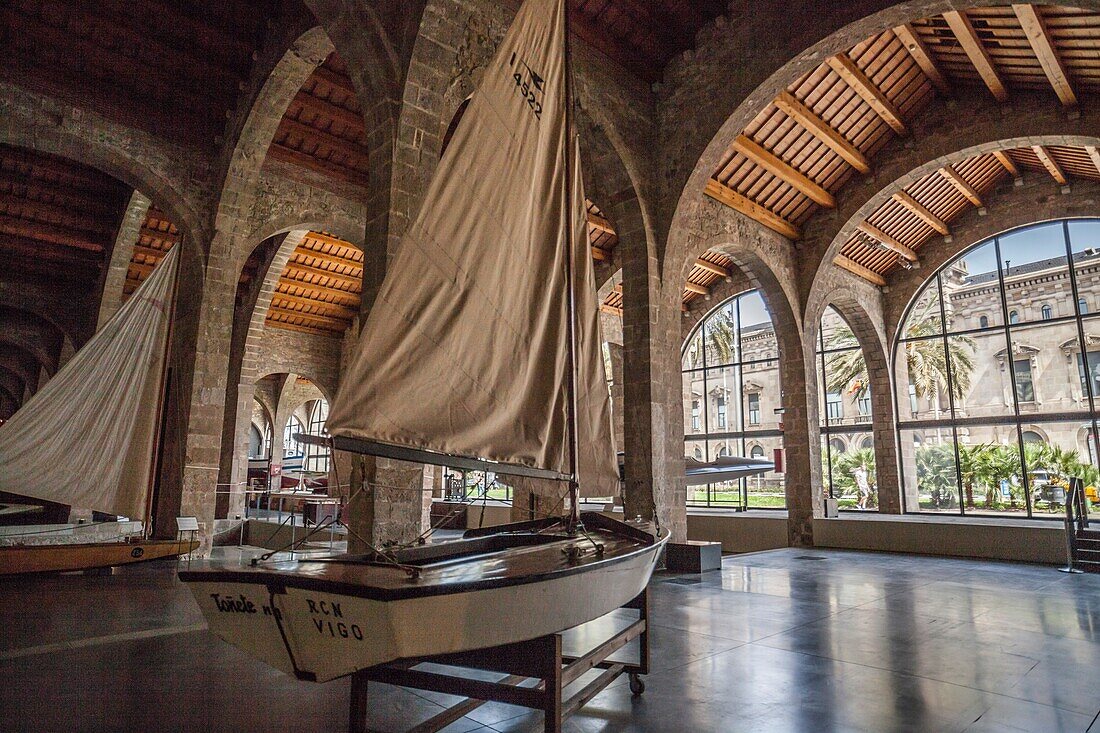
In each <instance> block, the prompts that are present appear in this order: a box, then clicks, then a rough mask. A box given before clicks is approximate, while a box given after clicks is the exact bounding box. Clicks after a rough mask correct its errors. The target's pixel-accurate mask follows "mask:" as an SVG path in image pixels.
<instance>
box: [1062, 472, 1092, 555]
mask: <svg viewBox="0 0 1100 733" xmlns="http://www.w3.org/2000/svg"><path fill="white" fill-rule="evenodd" d="M1066 556H1067V560H1068V564H1067V565H1066V567H1065V568H1063V570H1064V571H1066V572H1086V573H1100V528H1090V527H1089V511H1088V504H1087V502H1086V501H1085V492H1084V487H1083V484H1082V482H1081V480H1080V479H1077V478H1074V479H1070V483H1069V492H1068V493H1067V494H1066Z"/></svg>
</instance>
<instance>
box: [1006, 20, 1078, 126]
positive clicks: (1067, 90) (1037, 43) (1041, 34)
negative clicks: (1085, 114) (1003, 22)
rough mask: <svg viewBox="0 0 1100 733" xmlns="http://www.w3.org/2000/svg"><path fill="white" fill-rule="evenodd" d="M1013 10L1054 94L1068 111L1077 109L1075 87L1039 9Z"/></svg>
mask: <svg viewBox="0 0 1100 733" xmlns="http://www.w3.org/2000/svg"><path fill="white" fill-rule="evenodd" d="M1012 10H1013V11H1015V13H1016V18H1017V19H1018V20H1019V21H1020V26H1021V27H1022V28H1023V29H1024V34H1025V35H1026V36H1027V40H1028V43H1030V44H1031V50H1033V51H1034V52H1035V56H1036V57H1037V58H1038V59H1039V64H1040V65H1041V66H1042V67H1043V73H1045V74H1046V75H1047V79H1048V80H1049V81H1050V85H1051V86H1052V87H1054V93H1055V94H1057V95H1058V101H1060V102H1061V103H1062V106H1063V107H1065V108H1067V109H1074V108H1076V107H1077V95H1076V94H1074V92H1073V85H1072V84H1071V83H1070V80H1069V76H1068V75H1067V74H1066V67H1065V66H1064V65H1063V64H1062V59H1061V57H1060V56H1059V55H1058V50H1057V49H1055V48H1054V42H1053V41H1052V40H1051V37H1050V32H1049V31H1048V30H1047V27H1046V23H1045V22H1044V21H1043V17H1042V16H1041V15H1040V14H1039V8H1038V7H1036V6H1034V5H1013V6H1012Z"/></svg>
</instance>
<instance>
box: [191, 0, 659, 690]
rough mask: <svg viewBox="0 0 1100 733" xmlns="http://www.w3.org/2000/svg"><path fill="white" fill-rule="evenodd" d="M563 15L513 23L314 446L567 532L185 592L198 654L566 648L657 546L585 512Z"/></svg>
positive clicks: (425, 550)
mask: <svg viewBox="0 0 1100 733" xmlns="http://www.w3.org/2000/svg"><path fill="white" fill-rule="evenodd" d="M565 14H566V7H565V3H564V2H563V0H527V2H526V3H525V4H524V5H523V7H522V8H521V9H520V10H519V11H518V13H517V15H516V17H515V20H514V21H513V23H512V26H511V28H510V30H509V32H508V33H507V34H506V36H505V38H504V40H503V41H502V43H501V46H500V48H499V49H498V50H497V53H496V55H495V57H494V60H493V62H492V64H490V66H489V67H488V68H487V69H486V72H485V75H484V79H483V82H482V84H481V86H480V88H479V89H478V90H477V91H476V92H475V93H474V95H473V97H472V99H471V101H470V104H469V106H468V108H467V110H466V113H465V115H464V117H463V120H462V123H461V124H460V125H459V126H458V127H457V129H456V130H455V133H454V136H453V138H452V139H451V142H450V145H449V146H448V147H447V150H446V152H445V153H444V155H443V157H442V159H441V160H440V163H439V168H438V170H437V172H436V175H435V177H434V178H433V180H432V182H431V183H430V184H429V187H428V190H427V192H426V194H425V196H424V204H423V206H422V207H421V209H420V211H419V212H418V214H417V217H416V219H415V220H414V221H413V222H412V224H411V225H410V226H409V229H408V231H407V233H406V234H405V235H404V237H403V239H402V241H401V243H400V245H399V247H398V249H397V252H396V253H395V256H394V259H393V262H392V264H391V265H390V268H389V271H388V273H387V276H386V279H385V280H384V282H383V284H382V286H381V288H380V291H379V294H378V295H377V297H376V299H375V302H374V304H373V306H372V308H371V311H370V314H369V316H368V318H367V319H366V322H365V324H364V326H363V330H362V332H361V334H360V337H359V341H358V344H357V347H356V348H357V350H356V353H355V355H354V357H353V359H352V362H351V364H350V366H349V368H348V371H347V373H346V375H345V377H344V379H343V380H342V382H343V384H342V386H341V388H340V390H339V392H338V393H337V395H336V397H335V400H334V401H333V403H332V406H331V410H330V413H329V418H328V423H327V429H328V432H329V434H330V436H331V438H330V439H329V440H331V445H332V446H333V447H334V448H335V449H337V450H342V451H349V452H355V453H361V454H370V455H374V456H378V457H382V458H386V459H396V460H402V461H410V462H415V463H422V464H434V465H444V466H450V467H454V468H460V469H469V470H484V471H490V472H493V473H495V474H498V475H503V476H508V475H512V476H524V477H531V478H538V479H548V480H554V481H558V482H560V484H559V485H561V486H563V487H567V493H568V499H569V502H568V506H567V509H568V511H567V512H565V513H563V515H562V516H553V517H543V518H538V519H534V520H531V521H528V522H522V523H518V524H508V525H502V526H499V527H494V528H489V529H484V530H471V531H469V532H467V533H466V535H465V536H464V538H463V539H460V540H456V541H453V542H446V543H439V544H431V545H420V546H416V545H412V546H406V547H400V548H385V549H382V548H374V549H373V550H372V551H371V552H368V553H365V554H360V555H342V556H336V557H330V558H304V559H296V560H280V559H279V558H278V557H277V556H275V557H273V558H271V559H269V560H267V561H264V562H260V561H253V562H252V563H251V564H237V565H225V564H217V563H209V564H206V565H204V566H200V567H192V568H190V569H187V570H183V571H181V572H180V573H179V577H180V578H181V579H182V580H183V581H185V582H187V583H188V584H190V588H191V590H192V592H193V594H194V596H195V599H196V601H197V602H198V605H199V607H200V608H201V609H202V612H203V614H204V616H205V617H206V620H207V623H208V625H209V628H210V630H211V631H212V632H213V633H215V634H217V635H218V636H220V637H221V638H223V639H225V640H226V641H228V642H230V643H231V644H234V645H235V646H237V647H239V648H241V649H243V650H244V651H246V652H248V653H250V654H252V655H253V656H255V657H257V658H259V659H261V660H262V661H264V662H266V663H268V664H269V665H271V666H273V667H275V668H277V669H280V670H283V671H285V672H287V673H292V674H295V675H296V676H297V677H299V678H300V679H306V680H315V681H319V682H323V681H326V680H330V679H334V678H337V677H341V676H344V675H348V674H352V673H354V672H356V671H358V670H362V669H366V668H368V667H372V666H375V665H379V664H383V663H386V662H390V661H393V660H399V659H407V658H411V657H423V656H430V655H439V654H447V653H451V652H462V651H469V650H477V649H483V648H485V647H490V646H497V645H502V644H509V643H513V642H522V641H526V640H530V639H535V638H539V637H543V636H546V635H548V634H554V633H558V632H560V631H563V630H565V629H569V628H572V627H575V626H578V625H580V624H583V623H586V622H588V621H591V620H593V619H596V618H598V617H600V616H603V615H605V614H607V613H609V612H611V611H613V610H614V609H617V608H619V607H621V606H623V605H624V604H626V603H628V602H630V601H631V600H632V599H634V598H636V597H637V596H638V595H639V594H640V593H641V592H642V591H643V590H644V589H645V587H646V585H647V584H648V582H649V579H650V576H651V575H652V572H653V570H654V567H655V566H656V564H657V562H658V558H659V556H660V554H661V551H662V549H663V548H664V546H665V544H666V543H667V541H668V531H667V529H661V528H657V527H655V526H653V523H651V522H644V523H643V522H642V521H640V520H638V521H634V522H620V521H616V520H613V519H610V518H607V517H605V516H602V515H600V514H596V513H581V512H579V510H578V506H579V504H578V502H579V498H580V497H581V496H610V495H614V494H616V493H618V486H619V483H618V471H617V467H616V463H615V451H614V445H613V441H612V436H611V420H610V404H609V402H610V400H609V395H608V390H607V386H606V380H605V377H604V372H603V358H602V351H601V339H600V334H599V305H598V302H597V300H596V288H595V276H594V273H593V266H592V261H591V255H590V252H589V247H588V237H587V218H586V215H585V205H584V192H583V190H582V181H581V176H580V167H579V148H578V144H577V140H576V137H575V135H574V131H573V124H572V119H571V115H572V110H571V99H572V97H571V93H570V80H569V69H568V54H567V32H566V17H565ZM561 493H562V494H563V495H564V494H565V493H566V489H563V491H562V492H561ZM563 505H564V497H563Z"/></svg>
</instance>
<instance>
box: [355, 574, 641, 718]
mask: <svg viewBox="0 0 1100 733" xmlns="http://www.w3.org/2000/svg"><path fill="white" fill-rule="evenodd" d="M623 608H629V609H635V610H637V611H638V612H639V614H638V620H637V621H634V622H632V623H631V624H630V625H629V626H627V627H626V628H625V629H623V630H622V631H619V632H618V633H616V634H615V635H613V636H611V637H610V638H608V639H606V640H604V641H603V642H601V643H600V644H598V645H597V646H596V647H595V648H594V649H592V650H590V651H588V652H587V653H585V654H583V655H582V656H579V657H571V656H566V655H563V654H562V634H560V633H559V634H550V635H548V636H542V637H539V638H537V639H531V640H530V641H523V642H519V643H516V644H505V645H503V646H496V647H489V648H486V649H477V650H474V651H470V652H460V653H457V654H444V655H440V656H433V657H421V658H417V659H399V660H397V661H394V662H389V663H387V664H381V665H378V666H376V667H369V668H367V669H363V670H360V671H358V672H356V673H355V674H353V675H352V678H351V704H350V718H349V722H348V732H349V733H367V730H368V729H367V727H366V716H367V685H368V683H369V682H385V683H387V684H391V685H400V686H401V687H411V688H413V689H417V690H430V691H433V692H442V693H445V694H449V695H459V696H462V697H465V698H466V699H465V700H463V701H462V702H460V703H457V704H455V705H453V706H451V707H450V708H447V709H446V710H443V711H442V712H440V713H439V714H437V715H435V716H434V717H432V718H429V719H428V720H426V721H424V722H423V723H421V724H419V725H417V726H416V727H414V728H412V729H410V730H409V731H408V733H434V732H435V731H438V730H440V729H442V728H444V727H446V726H448V725H450V724H451V723H453V722H454V721H456V720H458V719H459V718H461V717H462V716H464V715H466V714H468V713H470V712H471V711H473V710H475V709H476V708H478V707H480V706H482V705H484V704H485V703H486V702H503V703H508V704H510V705H519V706H521V707H525V708H531V709H533V710H542V711H543V713H544V714H545V716H546V721H545V725H544V731H545V732H546V733H561V730H562V721H563V720H564V719H565V718H567V717H569V716H570V715H572V714H573V713H575V712H576V711H577V710H579V709H580V708H581V707H583V706H584V705H585V704H586V703H587V702H588V701H589V700H591V699H592V698H594V697H595V696H596V695H598V694H599V693H600V692H601V691H602V690H603V689H604V688H606V687H607V686H608V685H609V684H611V683H612V682H613V681H614V680H615V679H616V678H618V677H619V675H621V674H623V673H626V674H628V675H629V677H630V691H631V693H633V694H635V695H640V694H642V692H644V691H645V684H644V683H643V682H642V680H641V679H640V677H639V675H644V674H648V673H649V627H648V621H649V597H648V592H647V591H642V593H641V594H640V595H638V596H637V597H636V598H634V600H632V601H630V602H629V603H627V604H626V605H624V606H623ZM634 639H638V640H639V642H638V644H639V647H638V649H639V653H638V662H637V663H636V664H629V663H625V662H617V661H611V659H610V657H611V656H612V655H613V654H614V653H615V652H617V651H618V650H620V649H622V648H623V647H624V646H626V645H627V644H629V643H630V642H631V641H633V640H634ZM421 664H434V665H444V666H447V667H457V668H459V669H456V670H455V673H454V674H446V673H443V672H439V671H430V672H429V671H426V670H419V669H416V667H417V666H418V665H421ZM462 669H467V670H468V669H475V670H481V671H487V672H497V673H501V674H504V675H507V676H506V677H504V678H503V679H501V680H499V681H497V682H487V681H483V680H475V679H470V678H469V677H463V676H460V674H461V670H462ZM592 669H602V670H604V671H603V673H602V674H600V675H599V676H597V677H596V678H595V679H593V680H592V681H591V682H589V683H588V684H587V685H585V686H584V687H583V688H581V689H580V690H578V691H576V692H575V693H574V694H573V695H572V696H571V697H569V698H568V699H566V700H562V690H563V689H564V688H566V687H567V686H569V685H570V684H572V683H573V682H576V681H577V680H578V679H579V678H580V677H581V675H583V674H584V673H585V672H588V671H589V670H592ZM532 679H534V680H537V681H538V684H536V685H535V686H523V685H522V683H524V682H529V681H530V680H532Z"/></svg>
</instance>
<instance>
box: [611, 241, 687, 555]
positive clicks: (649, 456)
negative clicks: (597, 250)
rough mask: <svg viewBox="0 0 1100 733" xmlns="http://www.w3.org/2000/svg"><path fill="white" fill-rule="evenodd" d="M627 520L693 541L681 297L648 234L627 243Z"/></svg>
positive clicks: (623, 244) (624, 249) (679, 539)
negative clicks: (664, 280) (665, 284)
mask: <svg viewBox="0 0 1100 733" xmlns="http://www.w3.org/2000/svg"><path fill="white" fill-rule="evenodd" d="M619 247H620V248H621V251H622V253H623V402H624V409H623V421H624V432H625V435H624V439H625V443H624V446H623V448H624V451H625V454H626V455H625V459H626V467H625V468H626V490H625V497H624V513H625V516H627V517H635V516H641V517H642V518H643V519H651V518H654V517H656V518H657V519H658V521H659V522H660V524H661V526H662V527H666V528H668V529H669V530H670V531H671V532H672V541H673V542H684V541H685V540H687V486H686V483H685V481H684V440H683V425H682V420H683V415H682V414H680V413H681V407H680V398H681V395H680V370H679V366H678V361H679V359H678V356H679V344H680V338H679V335H680V298H679V296H680V293H679V292H673V291H676V290H677V289H676V288H675V287H669V288H664V289H662V287H661V283H660V278H659V275H658V273H659V272H660V267H659V264H658V262H657V258H656V256H655V255H653V254H652V253H651V252H650V250H649V247H648V246H647V242H646V241H645V237H644V234H642V233H639V234H638V235H636V236H634V237H630V238H627V237H624V238H622V239H621V240H620V242H619Z"/></svg>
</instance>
